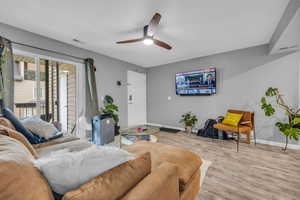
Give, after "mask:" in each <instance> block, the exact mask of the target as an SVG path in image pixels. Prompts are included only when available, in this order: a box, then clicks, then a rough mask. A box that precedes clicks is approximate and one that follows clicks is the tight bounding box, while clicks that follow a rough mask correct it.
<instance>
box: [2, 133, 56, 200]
mask: <svg viewBox="0 0 300 200" xmlns="http://www.w3.org/2000/svg"><path fill="white" fill-rule="evenodd" d="M33 159H34V158H33V157H32V155H31V153H30V152H29V151H28V150H27V148H26V147H25V146H24V145H22V144H21V143H20V142H19V141H17V140H15V139H13V138H10V137H8V136H5V135H0V177H1V178H0V199H5V200H33V199H39V200H53V196H52V192H51V190H50V187H49V186H48V184H47V181H46V180H45V179H44V178H43V176H42V175H41V174H40V173H39V171H38V170H37V169H36V168H35V167H34V166H33V165H32V163H31V161H32V160H33Z"/></svg>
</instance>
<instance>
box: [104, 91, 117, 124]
mask: <svg viewBox="0 0 300 200" xmlns="http://www.w3.org/2000/svg"><path fill="white" fill-rule="evenodd" d="M103 103H104V107H102V108H101V111H102V112H103V113H104V114H110V115H111V116H112V118H113V119H114V120H115V123H116V125H117V124H118V123H119V114H118V112H119V107H118V106H117V105H115V104H114V99H113V98H112V97H111V96H109V95H106V96H105V97H104V102H103Z"/></svg>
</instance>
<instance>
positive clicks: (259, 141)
mask: <svg viewBox="0 0 300 200" xmlns="http://www.w3.org/2000/svg"><path fill="white" fill-rule="evenodd" d="M147 125H150V126H158V127H165V128H173V129H178V130H181V131H184V128H180V127H176V126H168V125H162V124H155V123H147ZM193 132H194V133H196V132H197V129H194V130H193ZM256 143H259V144H268V145H271V146H278V147H285V143H281V142H274V141H268V140H262V139H256ZM288 148H290V149H300V144H299V145H297V144H288Z"/></svg>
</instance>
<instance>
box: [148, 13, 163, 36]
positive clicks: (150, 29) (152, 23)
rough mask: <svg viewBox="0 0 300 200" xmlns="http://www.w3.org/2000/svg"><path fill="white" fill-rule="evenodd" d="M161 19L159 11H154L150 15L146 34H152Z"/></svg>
mask: <svg viewBox="0 0 300 200" xmlns="http://www.w3.org/2000/svg"><path fill="white" fill-rule="evenodd" d="M160 19H161V15H160V14H159V13H155V15H154V16H153V17H152V19H151V21H150V23H149V25H148V26H149V27H148V36H153V35H154V33H155V31H156V28H157V25H158V24H159V22H160Z"/></svg>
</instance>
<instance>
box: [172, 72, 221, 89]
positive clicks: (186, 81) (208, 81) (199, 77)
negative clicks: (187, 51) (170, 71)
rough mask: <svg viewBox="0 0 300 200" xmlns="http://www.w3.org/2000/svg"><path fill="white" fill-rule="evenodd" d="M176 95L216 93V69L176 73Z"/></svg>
mask: <svg viewBox="0 0 300 200" xmlns="http://www.w3.org/2000/svg"><path fill="white" fill-rule="evenodd" d="M176 94H177V95H211V94H216V69H215V68H210V69H203V70H197V71H191V72H180V73H176Z"/></svg>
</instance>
